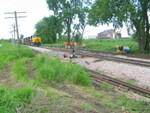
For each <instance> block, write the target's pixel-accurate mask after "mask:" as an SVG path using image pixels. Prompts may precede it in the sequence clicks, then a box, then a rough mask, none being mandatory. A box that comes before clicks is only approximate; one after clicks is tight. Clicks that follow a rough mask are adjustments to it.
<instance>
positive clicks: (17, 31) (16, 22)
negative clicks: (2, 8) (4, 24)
mask: <svg viewBox="0 0 150 113" xmlns="http://www.w3.org/2000/svg"><path fill="white" fill-rule="evenodd" d="M18 13H26V12H16V11H14V12H7V13H4V14H14V17H5V19H9V18H15V24H16V33H17V42H18V47H19V48H20V40H19V30H18V21H17V18H25V17H26V16H17V14H18Z"/></svg>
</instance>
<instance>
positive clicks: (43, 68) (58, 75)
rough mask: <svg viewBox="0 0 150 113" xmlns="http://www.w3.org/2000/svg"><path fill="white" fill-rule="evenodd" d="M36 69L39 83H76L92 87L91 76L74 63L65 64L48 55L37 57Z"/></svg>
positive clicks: (35, 61)
mask: <svg viewBox="0 0 150 113" xmlns="http://www.w3.org/2000/svg"><path fill="white" fill-rule="evenodd" d="M34 67H35V68H36V69H37V71H38V76H37V80H38V81H39V82H52V81H55V82H57V83H65V82H67V83H74V84H79V85H85V86H86V85H91V82H92V81H91V79H90V77H89V76H90V74H89V73H87V72H86V71H84V69H83V68H82V67H81V66H77V65H75V64H73V63H63V62H61V61H60V59H58V58H54V57H48V56H46V55H40V56H37V57H36V58H35V60H34Z"/></svg>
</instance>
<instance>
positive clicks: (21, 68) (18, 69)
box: [12, 57, 31, 81]
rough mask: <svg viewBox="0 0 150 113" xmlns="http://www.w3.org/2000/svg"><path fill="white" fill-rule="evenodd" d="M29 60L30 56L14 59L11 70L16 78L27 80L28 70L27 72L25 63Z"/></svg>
mask: <svg viewBox="0 0 150 113" xmlns="http://www.w3.org/2000/svg"><path fill="white" fill-rule="evenodd" d="M30 61H31V58H27V57H23V58H21V59H19V60H16V61H15V63H14V65H13V67H12V70H13V73H14V76H15V78H16V80H20V81H28V79H29V77H28V74H29V72H28V67H27V63H29V62H30Z"/></svg>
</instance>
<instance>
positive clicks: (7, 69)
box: [0, 44, 150, 113]
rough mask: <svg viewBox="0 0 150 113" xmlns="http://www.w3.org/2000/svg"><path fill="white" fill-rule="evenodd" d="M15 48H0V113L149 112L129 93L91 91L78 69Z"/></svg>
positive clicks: (145, 104)
mask: <svg viewBox="0 0 150 113" xmlns="http://www.w3.org/2000/svg"><path fill="white" fill-rule="evenodd" d="M87 46H88V45H87ZM17 47H18V46H17V45H11V44H3V45H2V46H0V77H1V79H0V113H16V112H22V113H30V112H31V113H78V112H80V113H100V112H102V113H112V112H113V113H120V112H126V113H132V112H133V113H147V112H148V111H149V108H150V104H149V103H148V102H146V101H143V100H138V101H137V100H133V99H132V98H129V95H131V94H132V93H131V92H128V93H123V92H121V91H116V90H115V88H114V87H113V86H111V85H109V84H107V83H101V84H99V85H97V86H96V87H95V86H94V85H93V82H92V80H91V78H90V74H89V73H87V72H86V71H85V70H84V68H83V67H81V66H78V65H76V64H74V63H72V62H62V61H61V60H60V59H58V58H56V57H51V56H47V55H43V54H39V53H36V52H34V51H32V50H31V49H29V48H28V47H27V46H21V48H19V49H18V48H17ZM106 94H107V95H106Z"/></svg>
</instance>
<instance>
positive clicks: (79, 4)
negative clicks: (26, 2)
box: [46, 0, 89, 42]
mask: <svg viewBox="0 0 150 113" xmlns="http://www.w3.org/2000/svg"><path fill="white" fill-rule="evenodd" d="M46 1H47V4H48V7H49V9H50V10H52V11H53V12H54V15H55V16H57V17H61V18H62V20H63V24H64V26H65V33H67V36H68V42H70V38H71V33H72V32H73V31H72V29H73V28H74V29H80V28H81V29H83V28H84V27H83V26H85V23H86V19H85V18H86V15H85V13H86V11H87V10H85V9H86V8H88V5H87V4H89V0H46ZM75 20H76V21H75ZM77 26H78V27H77ZM76 31H79V30H76Z"/></svg>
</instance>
